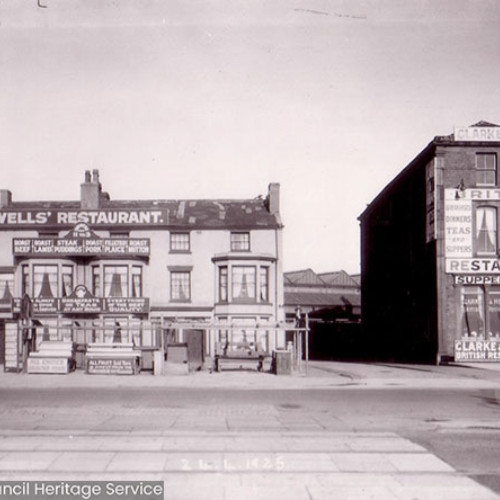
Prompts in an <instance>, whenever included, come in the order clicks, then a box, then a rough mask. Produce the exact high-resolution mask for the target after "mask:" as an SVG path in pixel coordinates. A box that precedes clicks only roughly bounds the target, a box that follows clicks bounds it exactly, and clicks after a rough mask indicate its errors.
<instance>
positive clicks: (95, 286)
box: [92, 266, 101, 297]
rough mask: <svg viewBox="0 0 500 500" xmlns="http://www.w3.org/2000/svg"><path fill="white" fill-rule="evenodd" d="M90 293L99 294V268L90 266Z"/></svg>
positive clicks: (96, 295)
mask: <svg viewBox="0 0 500 500" xmlns="http://www.w3.org/2000/svg"><path fill="white" fill-rule="evenodd" d="M92 295H94V296H95V297H100V296H101V268H100V267H99V266H92Z"/></svg>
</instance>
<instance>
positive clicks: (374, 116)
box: [0, 0, 500, 274]
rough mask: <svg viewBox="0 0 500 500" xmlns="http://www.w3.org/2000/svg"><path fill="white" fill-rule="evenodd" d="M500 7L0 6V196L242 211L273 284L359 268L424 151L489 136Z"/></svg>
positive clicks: (451, 1) (446, 2)
mask: <svg viewBox="0 0 500 500" xmlns="http://www.w3.org/2000/svg"><path fill="white" fill-rule="evenodd" d="M499 20H500V3H499V2H498V1H497V0H491V1H490V0H471V1H467V0H428V1H418V0H413V1H411V2H410V1H402V0H379V1H375V2H374V1H364V0H348V1H347V0H346V1H342V0H254V1H252V0H244V1H243V0H219V1H210V0H191V1H186V0H182V1H181V0H169V1H168V2H165V1H164V0H120V1H118V0H0V189H9V190H10V191H12V193H13V199H14V201H33V200H78V199H79V196H80V184H81V183H82V182H83V181H84V172H85V170H93V169H99V171H100V178H101V181H102V183H103V189H104V190H105V191H108V192H109V193H110V195H111V198H112V199H115V200H120V199H156V198H160V199H197V198H204V199H212V198H214V199H216V198H224V199H231V198H234V199H240V198H253V197H255V196H258V195H261V194H262V195H266V194H267V188H268V184H269V183H270V182H279V183H280V185H281V216H282V219H283V223H284V226H285V229H284V269H285V271H291V270H299V269H306V268H311V269H313V270H314V271H316V272H328V271H336V270H340V269H344V270H346V271H347V272H349V273H353V274H354V273H358V272H359V270H360V267H359V266H360V264H359V261H360V256H359V245H360V243H359V242H360V235H359V222H358V220H357V218H358V216H359V215H360V214H361V213H362V211H363V210H364V209H365V207H366V205H367V204H369V203H370V201H372V200H373V198H375V196H376V195H377V193H378V192H380V190H381V189H382V188H383V187H384V186H385V185H386V184H387V183H388V182H390V180H391V179H392V178H394V176H395V175H396V174H397V173H398V172H399V171H401V170H402V168H404V166H405V165H407V164H408V163H409V162H410V161H411V160H412V159H413V158H414V157H415V156H416V155H417V154H418V153H419V152H420V151H421V150H422V149H423V148H424V147H425V146H426V145H427V144H428V143H429V142H430V141H431V140H432V139H433V138H434V136H436V135H447V134H450V133H452V132H453V128H454V127H455V126H464V125H472V124H474V123H476V122H478V121H480V120H485V121H489V122H492V123H499V124H500V92H499V91H498V86H499V84H500V64H498V62H499V57H498V55H497V54H498V48H499V47H500V30H499V29H498V25H499Z"/></svg>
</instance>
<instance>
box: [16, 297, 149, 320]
mask: <svg viewBox="0 0 500 500" xmlns="http://www.w3.org/2000/svg"><path fill="white" fill-rule="evenodd" d="M31 303H32V308H33V309H32V310H33V315H34V316H37V315H43V314H55V313H63V314H101V313H103V314H106V313H109V314H118V313H126V314H147V313H148V312H149V298H147V297H104V298H103V297H83V298H80V297H62V298H44V297H36V298H34V299H32V300H31ZM12 310H13V312H14V313H19V312H20V310H21V299H13V305H12Z"/></svg>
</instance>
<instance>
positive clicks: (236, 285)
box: [231, 266, 256, 301]
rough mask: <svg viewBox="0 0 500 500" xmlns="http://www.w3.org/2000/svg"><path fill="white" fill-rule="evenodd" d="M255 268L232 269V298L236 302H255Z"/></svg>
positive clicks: (240, 267) (238, 267)
mask: <svg viewBox="0 0 500 500" xmlns="http://www.w3.org/2000/svg"><path fill="white" fill-rule="evenodd" d="M255 273H256V269H255V266H234V267H233V269H232V276H231V278H232V280H231V286H232V298H233V300H235V301H255Z"/></svg>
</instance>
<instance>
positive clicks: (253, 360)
mask: <svg viewBox="0 0 500 500" xmlns="http://www.w3.org/2000/svg"><path fill="white" fill-rule="evenodd" d="M265 357H266V354H265V353H263V352H260V351H251V350H234V351H226V352H225V353H220V354H216V355H215V370H216V371H218V372H220V371H221V370H222V369H223V368H229V369H233V370H234V369H236V370H238V369H240V370H241V369H243V368H246V367H251V368H256V369H257V371H259V372H261V371H262V370H263V368H264V359H265Z"/></svg>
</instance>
